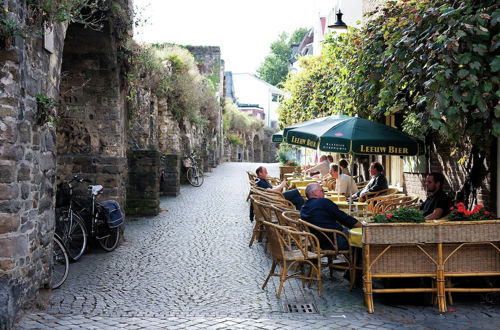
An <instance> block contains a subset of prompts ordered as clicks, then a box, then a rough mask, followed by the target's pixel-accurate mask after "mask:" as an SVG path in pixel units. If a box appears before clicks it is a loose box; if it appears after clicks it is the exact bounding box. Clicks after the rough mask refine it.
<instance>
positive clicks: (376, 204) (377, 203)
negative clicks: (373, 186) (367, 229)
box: [367, 194, 408, 215]
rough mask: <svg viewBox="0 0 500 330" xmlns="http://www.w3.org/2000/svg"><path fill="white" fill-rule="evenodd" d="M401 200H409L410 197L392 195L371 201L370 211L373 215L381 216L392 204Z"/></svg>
mask: <svg viewBox="0 0 500 330" xmlns="http://www.w3.org/2000/svg"><path fill="white" fill-rule="evenodd" d="M399 199H404V200H406V199H408V196H406V195H404V194H392V195H382V196H377V197H373V198H371V199H369V200H368V201H367V203H368V210H369V211H370V212H372V214H374V215H375V214H380V213H383V212H384V208H385V207H386V206H387V205H389V204H390V203H393V202H394V203H395V202H399V201H398V200H399Z"/></svg>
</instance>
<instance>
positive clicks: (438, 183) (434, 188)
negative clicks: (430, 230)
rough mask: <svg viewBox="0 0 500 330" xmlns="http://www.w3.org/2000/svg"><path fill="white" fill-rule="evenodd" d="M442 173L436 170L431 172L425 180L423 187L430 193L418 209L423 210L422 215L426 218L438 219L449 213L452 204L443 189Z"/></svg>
mask: <svg viewBox="0 0 500 330" xmlns="http://www.w3.org/2000/svg"><path fill="white" fill-rule="evenodd" d="M443 185H444V175H443V174H441V173H437V172H432V173H431V174H429V175H428V176H427V179H426V180H425V187H426V188H427V192H429V193H430V195H429V196H428V197H427V199H426V200H425V202H424V203H423V204H422V205H420V209H421V210H422V211H424V217H425V218H426V219H428V220H433V219H440V218H443V217H445V216H447V215H448V213H450V207H451V205H452V202H451V198H450V197H448V195H446V193H445V192H444V191H443Z"/></svg>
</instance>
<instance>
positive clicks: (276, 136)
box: [271, 131, 283, 143]
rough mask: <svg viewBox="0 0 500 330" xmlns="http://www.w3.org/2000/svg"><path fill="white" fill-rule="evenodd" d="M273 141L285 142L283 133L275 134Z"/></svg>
mask: <svg viewBox="0 0 500 330" xmlns="http://www.w3.org/2000/svg"><path fill="white" fill-rule="evenodd" d="M271 141H273V142H276V143H281V142H283V131H279V132H276V133H274V134H273V137H272V140H271Z"/></svg>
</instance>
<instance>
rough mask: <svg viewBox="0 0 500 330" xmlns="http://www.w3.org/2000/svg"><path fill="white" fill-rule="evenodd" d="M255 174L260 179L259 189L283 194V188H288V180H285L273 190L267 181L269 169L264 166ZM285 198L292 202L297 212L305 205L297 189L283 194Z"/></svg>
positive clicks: (258, 182)
mask: <svg viewBox="0 0 500 330" xmlns="http://www.w3.org/2000/svg"><path fill="white" fill-rule="evenodd" d="M255 173H256V174H257V177H258V178H259V180H258V181H257V183H256V185H257V187H260V188H264V189H268V190H271V191H274V192H282V191H283V188H285V186H286V180H283V181H281V183H280V184H279V186H276V187H274V188H273V186H272V185H271V184H270V183H269V181H267V168H265V167H264V166H259V167H258V168H257V170H256V171H255ZM283 196H284V197H285V199H287V200H289V201H290V202H292V203H293V205H295V208H296V209H297V210H300V209H301V208H302V205H304V199H303V198H302V196H300V193H299V191H298V190H297V189H292V190H288V191H285V192H283Z"/></svg>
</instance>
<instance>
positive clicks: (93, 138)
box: [57, 24, 127, 205]
mask: <svg viewBox="0 0 500 330" xmlns="http://www.w3.org/2000/svg"><path fill="white" fill-rule="evenodd" d="M116 45H117V43H116V40H115V39H114V37H113V33H112V31H111V30H110V25H109V24H105V25H104V28H103V29H102V30H101V31H93V30H89V29H86V28H84V27H83V26H82V25H79V24H70V25H69V27H68V30H67V32H66V39H65V45H64V52H63V60H62V68H61V75H62V79H61V85H60V104H61V106H60V108H59V112H58V115H59V120H58V123H57V153H58V156H57V158H58V161H57V173H58V181H64V180H67V179H69V178H71V177H72V176H73V175H74V174H81V175H82V176H84V177H86V178H88V179H90V180H91V181H92V182H93V183H94V184H102V185H103V187H104V188H105V190H104V196H103V198H106V199H115V200H117V201H118V202H119V203H121V204H122V205H123V204H124V203H125V195H126V191H125V187H126V175H125V173H126V168H127V160H126V143H125V137H126V135H125V134H124V132H125V115H126V114H125V111H124V109H125V106H124V98H123V96H122V90H121V82H120V70H119V64H118V61H117V47H116Z"/></svg>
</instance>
